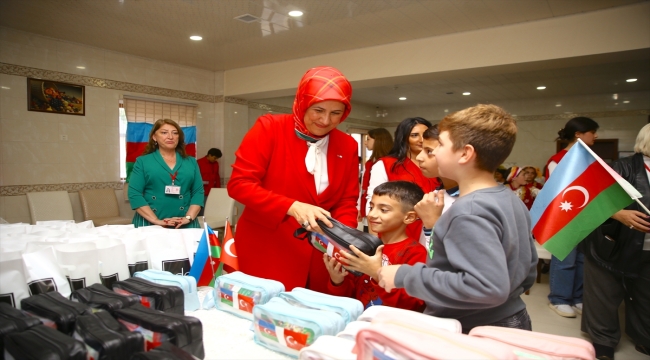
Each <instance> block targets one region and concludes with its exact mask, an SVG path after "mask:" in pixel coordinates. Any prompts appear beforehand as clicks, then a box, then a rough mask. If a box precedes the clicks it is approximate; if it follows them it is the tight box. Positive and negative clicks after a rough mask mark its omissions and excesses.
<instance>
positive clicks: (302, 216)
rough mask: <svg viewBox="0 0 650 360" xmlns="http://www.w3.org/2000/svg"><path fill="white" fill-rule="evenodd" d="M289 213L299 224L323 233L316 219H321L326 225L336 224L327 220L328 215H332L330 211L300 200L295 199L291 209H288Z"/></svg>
mask: <svg viewBox="0 0 650 360" xmlns="http://www.w3.org/2000/svg"><path fill="white" fill-rule="evenodd" d="M287 215H289V216H291V217H293V218H294V219H296V221H297V222H298V224H300V226H302V227H303V228H305V229H306V230H309V231H316V232H318V233H321V234H323V230H321V228H320V227H319V226H318V223H317V222H316V219H320V220H321V221H322V222H324V223H325V225H327V227H333V226H334V225H332V223H331V222H330V221H329V220H327V217H328V216H331V214H330V212H329V211H327V210H325V209H322V208H319V207H318V206H314V205H310V204H306V203H303V202H300V201H294V202H293V204H291V207H290V208H289V211H287Z"/></svg>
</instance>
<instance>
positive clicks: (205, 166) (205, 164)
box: [196, 156, 221, 196]
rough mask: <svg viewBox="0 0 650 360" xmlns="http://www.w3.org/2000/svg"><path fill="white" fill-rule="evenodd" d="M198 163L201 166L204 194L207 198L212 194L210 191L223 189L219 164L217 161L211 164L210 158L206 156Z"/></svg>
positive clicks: (197, 161)
mask: <svg viewBox="0 0 650 360" xmlns="http://www.w3.org/2000/svg"><path fill="white" fill-rule="evenodd" d="M196 163H197V164H199V170H201V178H202V179H203V192H204V193H205V196H208V194H210V189H212V188H220V187H221V178H220V177H219V163H218V162H217V161H215V162H213V163H211V162H210V161H208V157H207V156H204V157H202V158H200V159H198V160H196Z"/></svg>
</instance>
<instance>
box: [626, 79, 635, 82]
mask: <svg viewBox="0 0 650 360" xmlns="http://www.w3.org/2000/svg"><path fill="white" fill-rule="evenodd" d="M625 81H627V82H635V81H636V79H627V80H625Z"/></svg>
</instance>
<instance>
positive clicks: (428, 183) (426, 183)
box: [381, 156, 440, 239]
mask: <svg viewBox="0 0 650 360" xmlns="http://www.w3.org/2000/svg"><path fill="white" fill-rule="evenodd" d="M381 161H382V162H383V163H384V169H386V175H388V181H397V180H404V181H410V182H412V183H414V184H415V185H417V186H419V187H420V189H422V191H424V193H425V194H428V193H430V192H432V191H434V190H435V189H436V188H438V186H439V185H440V181H438V178H428V177H426V176H424V174H422V170H420V167H419V166H418V165H416V164H415V163H414V162H413V161H411V159H405V160H404V163H402V164H400V165H397V166H395V169H393V164H395V163H396V162H397V158H394V157H392V156H385V157H383V158H381ZM422 226H423V225H422V220H420V219H418V220H416V221H415V222H413V223H411V224H410V225H409V226H407V227H406V235H408V236H409V237H411V238H413V239H419V238H420V234H422Z"/></svg>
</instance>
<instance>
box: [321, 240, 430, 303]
mask: <svg viewBox="0 0 650 360" xmlns="http://www.w3.org/2000/svg"><path fill="white" fill-rule="evenodd" d="M426 258H427V252H426V250H425V249H424V246H422V245H420V243H418V242H417V241H415V240H413V239H411V238H406V239H405V240H403V241H400V242H398V243H393V244H387V245H384V252H383V258H382V266H388V265H399V264H408V265H413V264H415V263H418V262H421V263H423V262H426ZM328 284H329V285H328V287H327V290H328V292H329V293H330V294H332V295H336V296H347V297H352V298H356V299H357V300H359V301H361V302H362V303H363V306H364V308H365V309H367V308H368V307H370V306H372V305H385V306H392V307H396V308H401V309H407V310H415V311H422V310H423V309H424V301H422V300H420V299H417V298H414V297H412V296H410V295H409V294H407V293H406V290H404V289H393V291H391V292H386V291H385V290H384V288H382V287H381V286H379V284H377V282H376V281H375V280H373V279H371V278H370V276H368V275H366V274H363V275H361V276H354V275H352V274H349V275H348V276H346V277H345V280H343V283H341V284H340V285H338V286H336V285H334V284H332V282H331V281H329V282H328Z"/></svg>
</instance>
